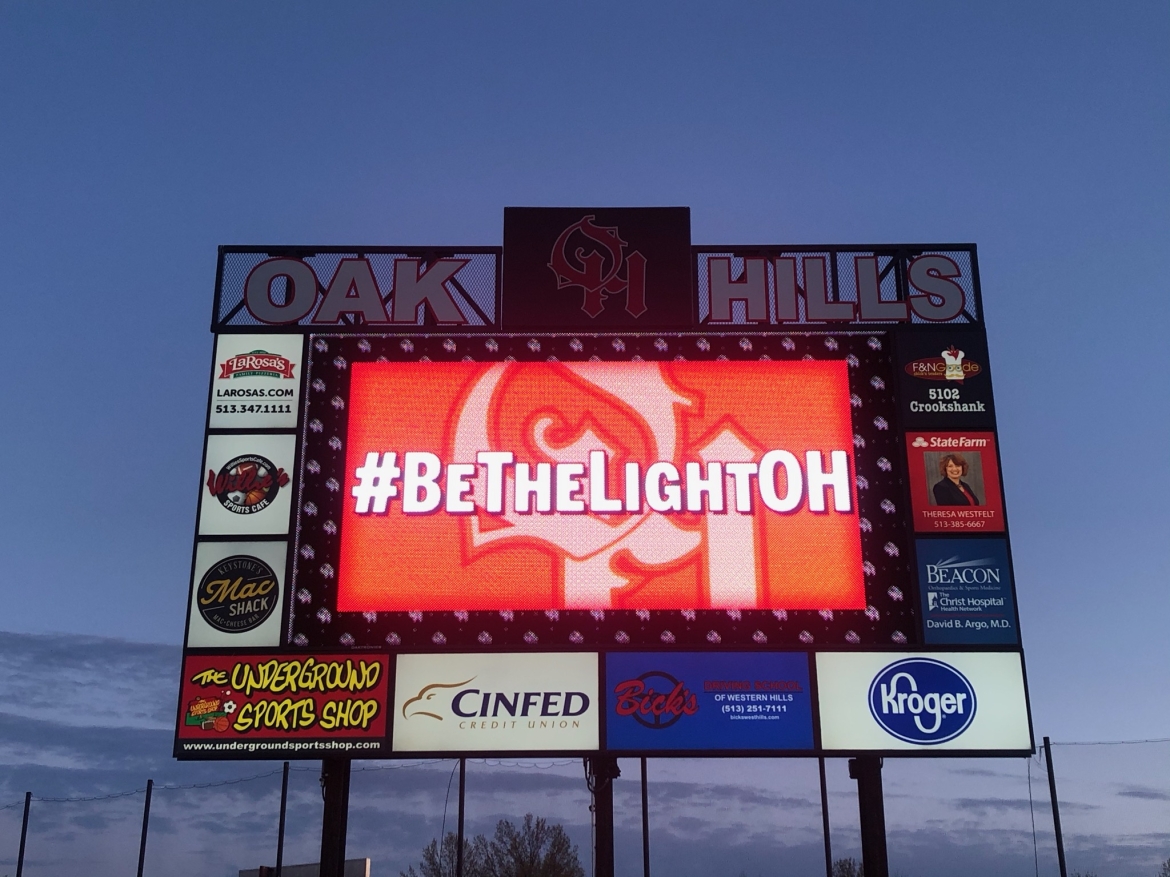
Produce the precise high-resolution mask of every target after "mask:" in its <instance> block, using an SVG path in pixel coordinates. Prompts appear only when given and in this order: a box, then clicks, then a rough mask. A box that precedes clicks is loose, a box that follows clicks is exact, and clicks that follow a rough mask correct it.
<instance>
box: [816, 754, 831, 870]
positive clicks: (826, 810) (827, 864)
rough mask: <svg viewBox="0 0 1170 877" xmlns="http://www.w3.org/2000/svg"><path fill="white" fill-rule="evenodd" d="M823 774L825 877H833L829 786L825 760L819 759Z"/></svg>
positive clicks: (822, 826)
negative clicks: (826, 778)
mask: <svg viewBox="0 0 1170 877" xmlns="http://www.w3.org/2000/svg"><path fill="white" fill-rule="evenodd" d="M817 766H818V767H819V768H820V774H821V831H822V833H823V834H824V836H825V877H833V845H832V844H831V843H830V842H829V784H828V783H827V782H825V758H824V756H821V757H819V758H818V759H817Z"/></svg>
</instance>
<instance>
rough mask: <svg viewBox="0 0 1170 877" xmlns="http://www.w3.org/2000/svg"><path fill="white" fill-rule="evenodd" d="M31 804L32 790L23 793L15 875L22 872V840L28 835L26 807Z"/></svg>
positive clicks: (18, 875)
mask: <svg viewBox="0 0 1170 877" xmlns="http://www.w3.org/2000/svg"><path fill="white" fill-rule="evenodd" d="M31 804H32V792H25V793H24V821H23V822H21V823H20V852H19V853H17V855H16V877H22V875H23V874H24V841H25V838H27V837H28V808H29V806H30V805H31Z"/></svg>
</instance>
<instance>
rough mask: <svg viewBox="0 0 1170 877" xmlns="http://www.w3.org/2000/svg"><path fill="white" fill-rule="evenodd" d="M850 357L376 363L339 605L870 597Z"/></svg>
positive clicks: (354, 478) (361, 397) (360, 417)
mask: <svg viewBox="0 0 1170 877" xmlns="http://www.w3.org/2000/svg"><path fill="white" fill-rule="evenodd" d="M847 368H848V367H847V366H846V364H845V363H844V362H843V361H840V360H838V361H835V362H736V363H731V362H699V363H692V362H680V363H675V362H668V363H648V362H639V363H630V362H625V363H615V362H608V363H600V362H599V363H588V362H586V363H549V362H541V363H516V362H513V363H497V364H490V365H488V364H481V363H463V362H459V363H410V364H406V363H388V362H387V363H382V362H373V363H355V364H354V365H353V371H352V377H351V379H350V381H351V383H350V395H349V410H350V414H349V429H348V432H347V436H348V442H347V453H346V475H347V477H346V481H345V483H344V488H345V490H344V494H345V500H344V506H343V512H342V518H341V528H342V536H341V564H340V568H339V570H338V584H337V588H338V590H337V606H338V609H339V610H341V611H343V612H344V611H350V612H355V611H356V612H362V611H379V612H381V611H410V610H412V609H423V610H458V609H496V610H498V609H619V608H621V609H635V608H653V609H687V608H693V607H696V606H711V607H714V608H723V609H864V608H865V586H864V582H863V581H862V571H861V542H860V538H859V532H858V529H857V518H858V515H857V504H856V499H855V492H856V490H855V487H854V484H853V478H852V475H851V471H852V469H853V465H852V456H853V440H852V436H853V432H852V428H851V424H850V409H849V381H848V375H847Z"/></svg>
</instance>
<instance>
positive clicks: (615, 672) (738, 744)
mask: <svg viewBox="0 0 1170 877" xmlns="http://www.w3.org/2000/svg"><path fill="white" fill-rule="evenodd" d="M605 666H606V671H605V673H606V689H607V691H606V744H607V746H608V748H610V749H614V750H635V751H639V752H645V751H659V752H663V751H672V750H673V751H681V752H687V751H694V752H717V751H722V752H735V751H742V750H753V751H762V750H770V751H778V750H792V749H812V747H813V725H812V699H811V692H810V689H809V671H808V655H807V654H805V653H803V652H773V653H770V654H737V653H734V652H731V653H722V654H719V653H717V654H711V653H698V652H696V653H690V654H687V653H683V654H677V655H671V654H663V653H660V652H659V653H647V654H640V653H618V654H609V655H607V656H606V662H605Z"/></svg>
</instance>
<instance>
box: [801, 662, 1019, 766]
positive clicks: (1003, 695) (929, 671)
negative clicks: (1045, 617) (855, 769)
mask: <svg viewBox="0 0 1170 877" xmlns="http://www.w3.org/2000/svg"><path fill="white" fill-rule="evenodd" d="M816 669H817V689H818V692H817V708H818V711H819V715H820V725H821V745H822V747H823V748H824V749H825V750H828V751H882V750H890V751H920V752H921V751H938V750H952V749H953V750H969V751H980V750H984V751H999V752H1017V753H1023V752H1026V751H1029V750H1031V748H1032V738H1031V730H1030V724H1029V720H1028V707H1027V700H1026V696H1025V693H1024V673H1023V661H1022V657H1021V655H1020V654H1019V653H1018V652H932V653H922V652H913V653H896V652H855V653H846V652H819V653H817V655H816Z"/></svg>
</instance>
